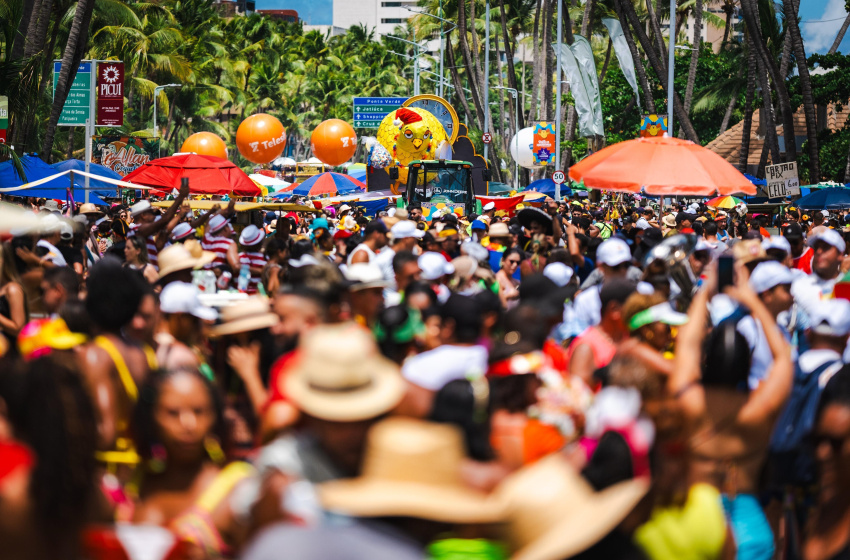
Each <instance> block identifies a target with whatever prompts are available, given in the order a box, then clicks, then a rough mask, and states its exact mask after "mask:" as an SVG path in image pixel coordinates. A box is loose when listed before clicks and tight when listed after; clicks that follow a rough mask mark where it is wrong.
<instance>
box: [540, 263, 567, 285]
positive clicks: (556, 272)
mask: <svg viewBox="0 0 850 560" xmlns="http://www.w3.org/2000/svg"><path fill="white" fill-rule="evenodd" d="M543 276H545V277H546V278H548V279H549V280H551V281H552V282H554V283H555V284H557V285H558V286H559V287H561V288H563V287H564V286H566V285H567V284H569V283H570V280H571V279H572V277H573V269H572V268H570V267H568V266H567V265H565V264H564V263H560V262H553V263H549V264H547V265H546V266H545V267H544V268H543Z"/></svg>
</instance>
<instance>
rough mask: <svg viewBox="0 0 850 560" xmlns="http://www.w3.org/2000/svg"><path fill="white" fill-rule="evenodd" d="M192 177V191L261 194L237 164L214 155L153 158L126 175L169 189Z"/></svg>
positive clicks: (243, 194) (150, 184) (137, 180)
mask: <svg viewBox="0 0 850 560" xmlns="http://www.w3.org/2000/svg"><path fill="white" fill-rule="evenodd" d="M184 177H185V178H187V179H189V192H190V193H192V194H219V195H223V194H227V195H230V194H232V195H236V196H259V195H260V192H261V191H260V188H259V187H258V186H257V185H256V184H255V183H254V181H252V180H251V178H250V177H248V175H247V174H246V173H245V172H244V171H242V170H241V169H239V167H237V166H236V164H234V163H232V162H230V161H228V160H226V159H222V158H217V157H214V156H203V155H199V154H181V155H177V156H171V157H165V158H159V159H154V160H151V161H150V162H148V163H146V164H144V165H143V166H141V167H139V168H138V169H136V170H135V171H133V172H132V173H130V174H129V175H127V176H126V177H124V180H125V181H128V182H130V183H137V184H139V185H145V186H148V187H155V188H160V189H162V190H164V191H166V192H169V193H170V192H171V190H172V189H179V188H180V181H181V180H182V179H183V178H184Z"/></svg>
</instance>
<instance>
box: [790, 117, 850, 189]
mask: <svg viewBox="0 0 850 560" xmlns="http://www.w3.org/2000/svg"><path fill="white" fill-rule="evenodd" d="M806 144H807V143H806ZM806 144H803V147H802V149H801V150H800V152H799V153H798V154H797V162H798V163H797V168H798V169H799V170H800V171H806V170H808V168H809V152H808V150H807V145H806ZM818 147H819V148H820V150H819V151H818V157H819V158H820V172H821V175H822V176H823V177H826V178H827V179H831V180H833V181H839V182H847V181H850V177H845V176H844V169H845V166H846V165H847V154H848V153H850V128H847V127H845V128H843V129H841V130H839V131H837V132H833V131H831V130H829V129H828V128H827V129H824V130H822V131H821V132H820V133H819V134H818ZM802 179H803V178H802V177H801V180H802Z"/></svg>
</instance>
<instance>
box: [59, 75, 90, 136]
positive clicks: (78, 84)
mask: <svg viewBox="0 0 850 560" xmlns="http://www.w3.org/2000/svg"><path fill="white" fill-rule="evenodd" d="M61 70H62V62H61V61H58V60H57V61H54V62H53V96H54V97H55V96H56V82H57V81H58V80H59V72H60V71H61ZM91 81H92V64H91V62H80V66H79V68H77V75H76V77H74V83H72V84H71V90H70V91H69V92H68V99H66V100H65V106H64V107H62V114H61V115H60V116H59V126H85V124H86V119H88V118H89V116H90V114H91V83H92V82H91Z"/></svg>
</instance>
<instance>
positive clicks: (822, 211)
mask: <svg viewBox="0 0 850 560" xmlns="http://www.w3.org/2000/svg"><path fill="white" fill-rule="evenodd" d="M820 213H821V216H823V217H824V218H829V210H821V211H820Z"/></svg>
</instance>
